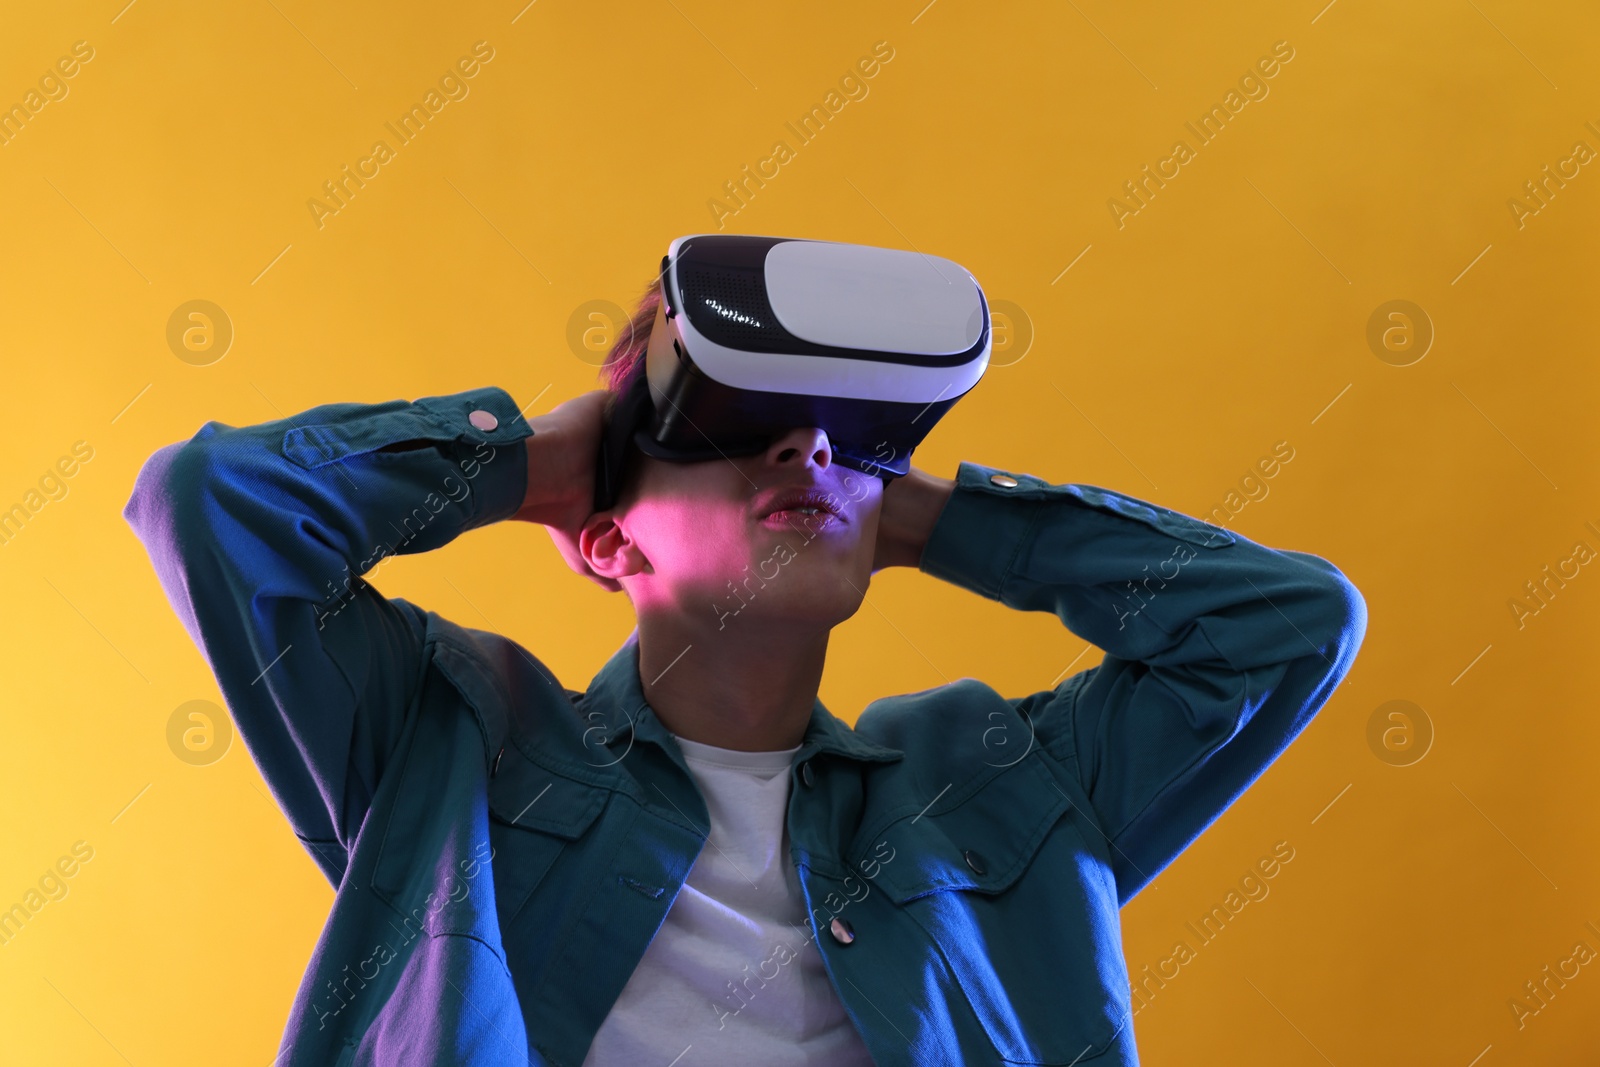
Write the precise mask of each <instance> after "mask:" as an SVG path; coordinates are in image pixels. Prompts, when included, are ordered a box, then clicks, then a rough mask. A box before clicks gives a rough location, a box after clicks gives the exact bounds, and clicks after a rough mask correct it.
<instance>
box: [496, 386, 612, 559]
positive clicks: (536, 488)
mask: <svg viewBox="0 0 1600 1067" xmlns="http://www.w3.org/2000/svg"><path fill="white" fill-rule="evenodd" d="M610 395H611V394H610V393H609V392H608V391H607V390H604V389H595V390H592V391H590V392H587V393H583V394H580V395H579V396H575V397H573V398H572V399H571V400H567V401H564V402H562V403H560V404H557V405H556V406H555V407H553V408H551V409H550V411H549V412H547V413H546V414H544V415H538V416H535V417H534V418H531V419H529V420H528V425H529V426H530V427H531V428H532V429H533V436H532V437H529V438H528V439H527V440H526V441H525V442H524V445H525V446H526V447H527V449H528V488H527V492H526V493H525V495H524V496H523V500H522V507H521V508H520V509H518V510H517V512H516V514H514V515H512V516H511V517H512V518H513V519H518V520H521V521H523V522H534V523H538V524H540V525H542V526H543V527H545V529H547V530H549V531H550V538H551V540H553V541H554V542H555V543H556V548H557V550H558V551H560V553H561V555H562V558H564V559H565V560H566V561H567V565H568V566H570V567H571V568H572V569H573V570H575V571H577V572H578V573H579V574H582V575H584V576H586V577H588V578H590V579H591V580H593V581H594V582H596V583H598V584H599V585H601V586H602V587H604V588H606V589H620V588H621V587H620V586H618V585H617V584H616V583H615V582H614V581H613V580H611V579H607V578H601V577H600V576H599V575H597V574H595V573H594V571H592V570H590V569H589V565H588V564H587V563H586V562H584V559H583V554H582V553H581V552H579V550H578V535H579V533H580V532H581V531H582V530H583V525H584V523H586V522H587V521H588V520H589V516H590V515H592V514H593V513H594V481H595V464H596V462H597V461H598V459H599V456H600V437H601V434H602V433H603V432H604V430H605V404H606V399H607V398H608V397H609V396H610Z"/></svg>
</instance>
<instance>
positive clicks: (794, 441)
mask: <svg viewBox="0 0 1600 1067" xmlns="http://www.w3.org/2000/svg"><path fill="white" fill-rule="evenodd" d="M767 462H768V463H776V464H781V465H784V466H787V465H789V464H791V463H798V464H799V465H800V467H801V469H802V470H803V469H805V468H806V467H815V468H817V469H818V470H827V469H828V467H829V466H831V465H832V463H833V447H832V446H831V445H830V444H829V443H828V432H827V431H826V430H824V429H823V428H822V427H820V426H797V427H795V428H794V429H792V430H789V431H788V432H786V433H781V434H779V435H778V436H777V437H775V438H774V439H773V441H772V444H770V445H768V446H767Z"/></svg>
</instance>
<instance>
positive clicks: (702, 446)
mask: <svg viewBox="0 0 1600 1067" xmlns="http://www.w3.org/2000/svg"><path fill="white" fill-rule="evenodd" d="M660 284H661V296H662V299H661V306H660V307H659V308H658V309H657V312H656V319H655V324H654V325H653V326H652V327H651V332H650V342H649V349H648V351H647V353H646V355H645V357H644V372H643V373H641V374H638V375H637V377H636V378H635V379H634V381H633V383H632V385H631V387H630V388H629V389H628V390H627V391H626V392H625V393H624V394H623V395H621V396H619V397H618V398H617V402H616V405H615V407H614V409H613V411H612V414H611V417H610V420H609V423H608V425H607V427H606V430H605V432H604V434H603V435H602V439H601V445H600V455H599V457H598V459H597V462H596V465H595V510H596V511H604V510H607V509H608V508H611V507H613V506H614V505H615V503H616V499H617V494H618V492H619V489H620V486H621V484H622V480H623V477H624V475H625V473H626V471H627V468H628V465H629V462H630V459H631V457H632V455H633V453H634V450H635V449H637V450H638V451H639V452H641V453H643V454H645V455H647V456H653V457H655V458H657V459H662V460H667V461H670V462H679V463H693V462H700V461H704V460H709V459H718V458H732V457H735V456H749V455H755V454H757V453H759V452H762V451H765V450H766V449H767V448H768V447H769V446H770V445H771V443H772V441H773V440H775V439H776V438H777V437H778V436H780V435H781V434H783V433H785V432H787V431H789V430H791V429H793V428H794V427H797V426H818V427H821V428H822V429H823V430H824V431H826V433H827V435H828V443H829V446H830V447H831V449H832V453H833V460H834V462H836V463H839V464H841V465H842V466H845V467H849V468H851V469H854V470H858V471H861V472H863V473H865V474H871V475H876V476H878V477H881V478H883V479H884V480H885V482H887V481H889V480H890V479H893V478H897V477H901V476H903V475H904V474H906V473H907V472H908V471H909V470H910V469H911V453H912V450H913V449H915V448H916V446H917V445H918V444H920V443H921V442H922V439H923V438H924V437H926V436H927V434H928V432H929V431H930V430H932V429H933V426H934V424H935V423H936V422H938V421H939V419H940V418H942V417H943V416H944V413H945V412H947V411H949V410H950V407H951V406H952V405H953V404H954V403H955V402H956V401H957V400H960V399H961V398H962V397H963V396H965V395H966V393H967V392H968V390H970V389H971V388H972V387H973V386H974V385H976V384H978V379H979V378H981V377H982V376H983V372H984V368H986V367H987V366H988V364H989V351H990V347H991V337H990V323H989V305H988V301H986V300H985V299H984V295H983V290H982V289H981V288H980V287H979V285H978V283H977V281H976V280H975V279H974V278H973V277H972V275H971V274H969V273H968V272H967V271H966V270H964V269H963V268H962V267H961V266H960V265H958V264H956V263H953V262H951V261H950V260H948V259H944V258H941V257H939V256H930V255H925V254H923V253H920V252H905V251H901V250H899V249H892V248H876V247H873V246H870V245H855V244H840V243H837V242H833V241H812V240H804V239H799V238H791V237H752V236H735V235H732V234H692V235H689V236H686V237H679V238H677V239H676V240H674V241H673V242H672V243H671V245H669V246H668V248H667V254H666V256H664V257H663V258H662V260H661V278H660Z"/></svg>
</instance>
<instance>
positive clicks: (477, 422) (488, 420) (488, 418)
mask: <svg viewBox="0 0 1600 1067" xmlns="http://www.w3.org/2000/svg"><path fill="white" fill-rule="evenodd" d="M467 421H468V422H470V423H472V425H474V426H476V427H477V428H478V429H480V430H482V431H483V432H484V433H493V432H494V429H495V427H496V426H499V425H500V420H499V419H497V418H495V417H494V412H492V411H485V410H483V409H482V408H479V409H478V410H477V411H474V412H473V413H472V414H471V415H468V416H467Z"/></svg>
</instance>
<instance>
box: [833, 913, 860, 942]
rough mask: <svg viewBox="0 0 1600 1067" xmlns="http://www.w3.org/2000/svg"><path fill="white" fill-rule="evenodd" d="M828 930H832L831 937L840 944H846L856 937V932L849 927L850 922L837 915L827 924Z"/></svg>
mask: <svg viewBox="0 0 1600 1067" xmlns="http://www.w3.org/2000/svg"><path fill="white" fill-rule="evenodd" d="M828 930H829V931H830V932H832V934H833V939H834V940H835V941H837V942H839V944H841V945H848V944H849V943H850V942H852V941H854V940H855V939H856V932H855V931H854V930H852V929H850V924H849V923H847V922H845V921H844V920H843V919H841V918H839V917H838V916H837V915H835V916H834V917H833V922H831V923H829V924H828Z"/></svg>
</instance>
